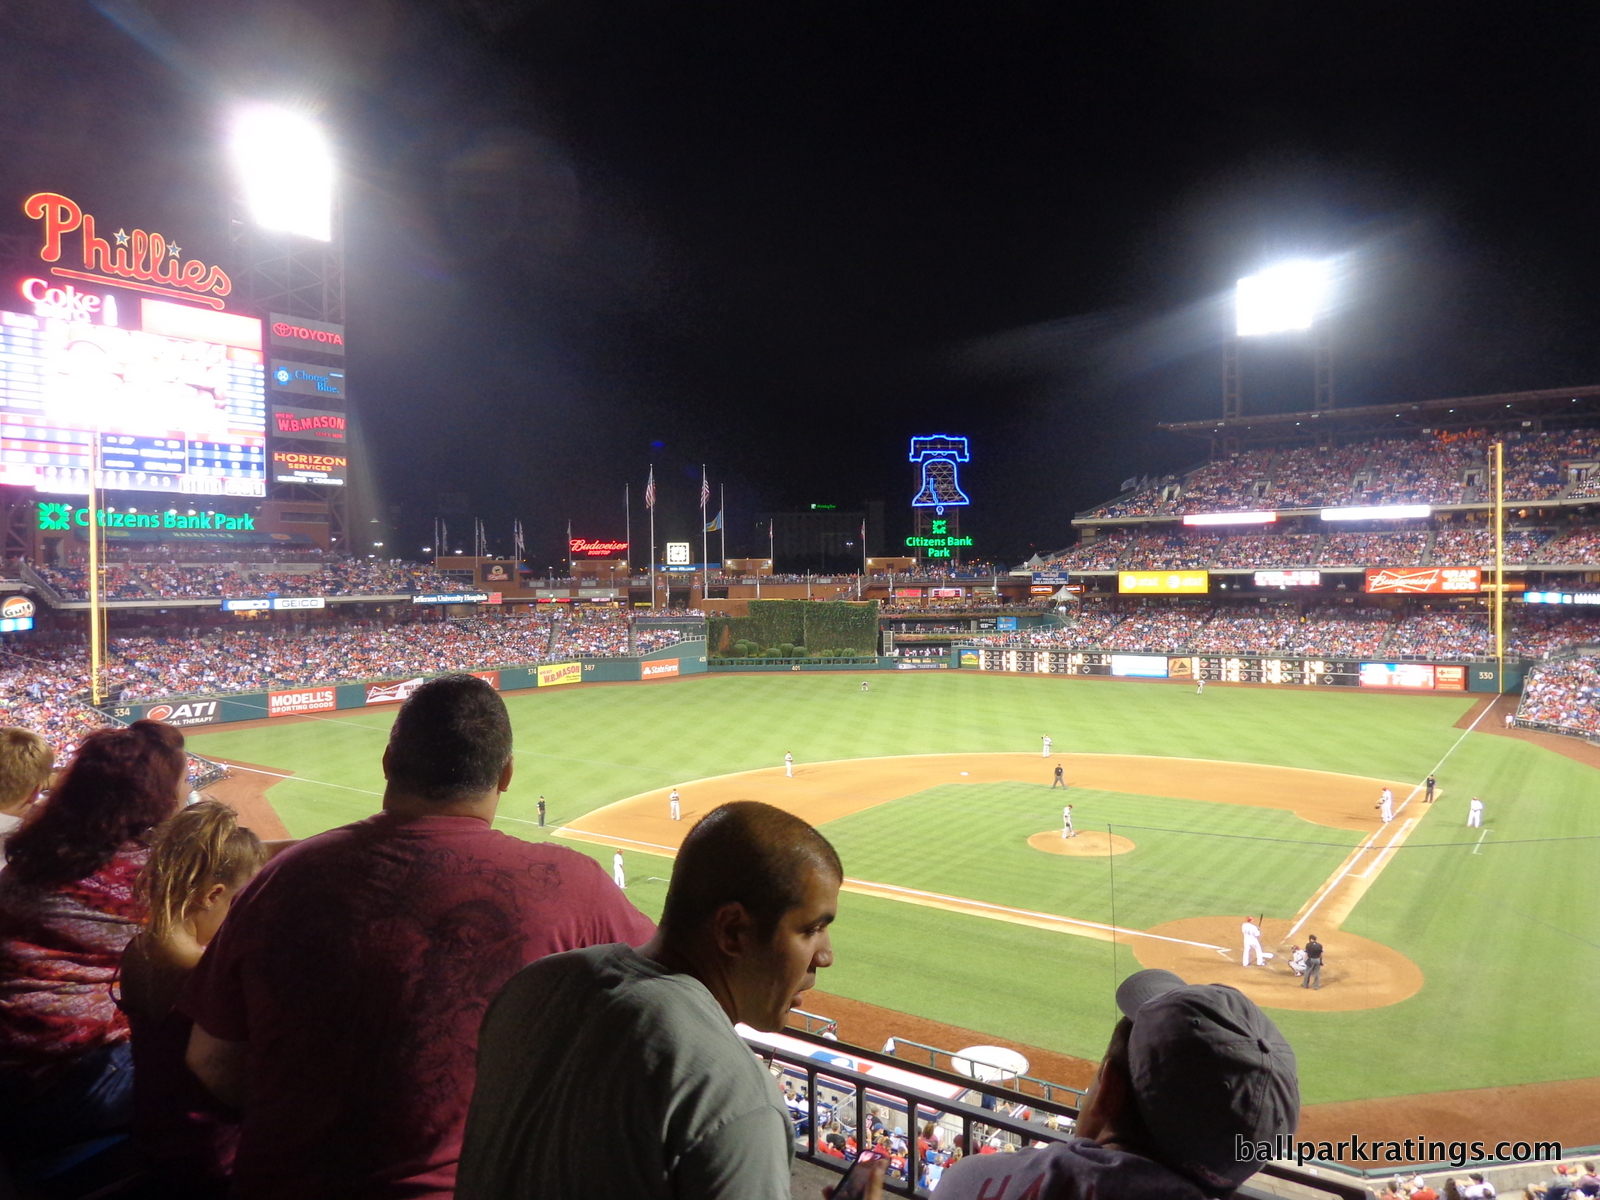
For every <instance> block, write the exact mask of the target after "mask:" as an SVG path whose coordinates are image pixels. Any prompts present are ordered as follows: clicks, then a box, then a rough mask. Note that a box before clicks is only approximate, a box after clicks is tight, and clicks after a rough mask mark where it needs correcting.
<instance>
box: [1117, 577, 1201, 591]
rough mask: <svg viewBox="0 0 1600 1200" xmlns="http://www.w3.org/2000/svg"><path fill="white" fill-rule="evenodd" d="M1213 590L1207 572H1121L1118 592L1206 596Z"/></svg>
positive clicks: (1118, 579) (1118, 580)
mask: <svg viewBox="0 0 1600 1200" xmlns="http://www.w3.org/2000/svg"><path fill="white" fill-rule="evenodd" d="M1210 590H1211V576H1210V574H1209V573H1208V572H1205V571H1119V572H1118V573H1117V591H1119V592H1123V593H1127V592H1136V593H1140V594H1142V595H1154V596H1180V595H1194V594H1199V595H1204V594H1205V593H1207V592H1209V591H1210Z"/></svg>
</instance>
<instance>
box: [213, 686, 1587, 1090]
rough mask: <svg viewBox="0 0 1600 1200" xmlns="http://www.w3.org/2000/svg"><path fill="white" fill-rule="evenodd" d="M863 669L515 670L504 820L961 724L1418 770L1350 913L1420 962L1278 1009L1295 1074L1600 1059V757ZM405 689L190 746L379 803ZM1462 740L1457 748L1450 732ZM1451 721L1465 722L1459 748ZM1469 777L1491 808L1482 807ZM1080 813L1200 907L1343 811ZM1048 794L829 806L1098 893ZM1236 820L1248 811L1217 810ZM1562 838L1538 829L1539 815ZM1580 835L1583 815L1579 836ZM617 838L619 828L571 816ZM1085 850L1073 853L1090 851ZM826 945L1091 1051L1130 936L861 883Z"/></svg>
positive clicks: (1555, 1071)
mask: <svg viewBox="0 0 1600 1200" xmlns="http://www.w3.org/2000/svg"><path fill="white" fill-rule="evenodd" d="M871 680H872V690H871V692H870V693H862V692H861V691H860V689H859V677H856V676H849V675H825V674H801V675H792V676H778V677H773V676H731V677H730V676H715V677H704V678H698V679H692V680H684V681H679V682H675V683H663V684H655V685H650V686H647V687H641V686H627V685H623V686H614V687H607V686H590V687H578V688H571V689H568V688H559V689H549V690H547V691H540V692H532V693H527V694H524V695H519V696H512V697H509V698H508V701H507V703H508V705H509V707H510V709H511V713H512V719H513V722H514V723H515V726H516V731H517V771H516V778H515V780H514V781H513V784H512V789H511V791H510V792H509V793H508V795H507V797H506V799H505V802H504V804H503V806H502V809H501V812H502V815H503V817H504V819H503V820H502V821H501V824H500V827H501V828H503V829H506V830H507V831H508V832H512V833H515V834H518V835H520V836H524V837H543V836H548V831H541V830H539V829H537V828H536V827H534V825H533V824H532V822H533V818H534V804H535V802H536V801H537V799H538V797H539V795H540V794H543V795H545V796H546V797H547V800H548V803H549V820H550V823H551V825H559V824H561V823H562V822H564V821H568V820H571V819H573V818H575V817H577V816H579V815H581V814H582V813H585V812H588V811H590V810H591V809H593V808H596V807H598V806H600V805H603V804H607V803H610V802H611V801H614V800H618V799H621V798H623V797H626V796H629V795H633V794H635V793H637V792H640V791H645V790H648V789H652V788H660V787H666V786H668V785H671V784H675V783H676V784H682V783H687V782H689V781H692V780H694V779H697V778H702V777H705V776H708V775H719V774H725V773H728V772H733V771H741V770H749V769H752V768H758V767H770V766H776V765H778V764H780V763H781V762H782V758H783V754H784V752H785V751H786V750H788V751H792V752H793V753H794V756H795V758H796V760H797V761H799V762H801V763H804V762H806V761H817V760H824V759H844V758H856V757H875V756H879V755H893V754H927V753H948V752H952V751H969V750H970V751H1031V752H1037V750H1038V746H1039V736H1040V735H1041V734H1045V733H1048V734H1050V735H1051V737H1052V738H1053V739H1054V742H1055V749H1056V750H1057V751H1058V752H1073V751H1084V752H1101V753H1124V754H1153V755H1169V756H1176V757H1188V758H1198V759H1219V760H1228V761H1243V762H1257V763H1266V764H1273V765H1283V766H1292V767H1304V768H1310V769H1317V770H1329V771H1340V772H1349V773H1354V774H1361V775H1372V776H1382V777H1390V778H1397V779H1412V780H1420V779H1421V778H1422V777H1423V776H1424V775H1426V774H1427V773H1428V771H1429V770H1430V769H1433V768H1434V766H1435V764H1436V763H1438V762H1439V760H1440V759H1441V758H1442V757H1444V756H1445V755H1446V754H1447V753H1449V754H1450V757H1449V759H1448V761H1446V762H1445V764H1444V766H1443V767H1441V768H1440V769H1439V771H1438V775H1439V780H1440V783H1441V786H1442V787H1443V789H1444V796H1443V797H1442V798H1441V800H1440V801H1439V802H1438V803H1437V804H1436V805H1435V806H1434V808H1433V811H1431V812H1429V813H1428V814H1427V817H1426V820H1425V821H1424V823H1423V825H1422V827H1421V828H1420V829H1418V830H1417V831H1416V832H1415V833H1414V834H1413V835H1412V837H1411V841H1410V844H1409V845H1408V847H1407V848H1406V849H1405V850H1402V851H1401V852H1400V853H1399V855H1398V856H1397V857H1396V859H1395V860H1394V862H1393V863H1392V864H1391V865H1390V866H1389V867H1388V869H1387V870H1386V871H1385V872H1384V874H1383V876H1382V877H1381V878H1380V879H1379V880H1378V881H1377V883H1376V884H1375V885H1374V887H1373V888H1372V889H1371V891H1370V892H1369V893H1368V894H1367V896H1366V897H1365V898H1364V899H1363V900H1362V902H1361V904H1360V905H1359V906H1358V907H1357V909H1356V910H1355V912H1354V914H1353V915H1352V916H1351V918H1350V919H1349V920H1348V921H1346V922H1345V928H1346V929H1348V930H1350V931H1351V932H1353V933H1357V934H1360V935H1362V936H1364V937H1369V938H1373V939H1375V940H1378V941H1381V942H1384V943H1386V944H1388V945H1390V946H1393V947H1394V948H1396V949H1398V950H1400V951H1402V952H1404V953H1405V954H1407V955H1409V956H1410V957H1411V958H1412V959H1413V960H1414V961H1415V962H1417V963H1418V964H1419V965H1420V966H1421V967H1422V969H1423V971H1424V973H1425V974H1426V976H1427V983H1426V985H1425V986H1424V988H1423V990H1422V991H1421V992H1420V993H1418V994H1417V995H1416V996H1414V997H1413V998H1412V999H1410V1000H1408V1001H1405V1002H1403V1003H1401V1004H1398V1005H1393V1006H1390V1007H1388V1008H1384V1009H1377V1010H1372V1011H1368V1012H1355V1013H1295V1012H1285V1011H1281V1010H1280V1011H1276V1012H1274V1017H1275V1019H1277V1020H1278V1022H1279V1024H1280V1025H1281V1026H1282V1027H1283V1029H1284V1031H1285V1033H1286V1034H1288V1036H1289V1037H1290V1039H1291V1040H1292V1041H1293V1042H1294V1044H1295V1046H1296V1048H1297V1051H1298V1052H1299V1054H1300V1058H1301V1066H1302V1086H1303V1089H1304V1092H1305V1097H1306V1099H1307V1100H1308V1101H1312V1102H1315V1101H1326V1100H1338V1099H1355V1098H1362V1097H1373V1096H1384V1095H1403V1094H1409V1093H1413V1092H1419V1091H1435V1090H1442V1089H1446V1088H1458V1087H1475V1086H1488V1085H1492V1084H1506V1083H1524V1082H1535V1081H1541V1080H1550V1079H1565V1078H1576V1077H1583V1076H1591V1075H1597V1074H1600V1035H1597V1034H1596V1033H1595V1032H1594V1030H1593V1028H1592V1024H1593V1023H1592V1021H1590V1020H1589V1019H1588V1017H1589V1013H1590V1012H1591V1010H1592V1002H1591V1000H1590V997H1592V996H1593V995H1594V994H1595V989H1596V988H1597V986H1600V953H1597V951H1600V904H1597V903H1596V901H1597V900H1600V895H1597V891H1600V877H1597V874H1596V872H1595V871H1594V870H1593V868H1592V861H1593V855H1594V851H1595V849H1596V848H1597V847H1600V788H1597V787H1596V782H1597V777H1596V773H1595V772H1594V771H1593V770H1591V769H1589V768H1587V767H1584V766H1582V765H1580V764H1578V763H1576V762H1573V761H1571V760H1569V759H1566V758H1564V757H1561V756H1559V755H1556V754H1553V753H1551V752H1548V751H1545V750H1542V749H1540V748H1538V747H1535V746H1533V745H1530V744H1528V743H1525V742H1519V741H1515V740H1513V739H1508V738H1500V737H1491V736H1487V735H1483V734H1473V735H1470V736H1468V737H1466V738H1465V739H1464V740H1462V737H1461V731H1460V730H1458V729H1456V728H1455V722H1456V721H1457V720H1458V719H1459V718H1460V717H1461V715H1462V714H1463V713H1464V712H1465V711H1466V710H1467V709H1468V708H1469V707H1470V704H1471V700H1470V699H1469V698H1467V697H1464V696H1460V695H1457V696H1414V695H1385V694H1382V693H1370V692H1348V691H1344V690H1342V689H1341V690H1337V691H1335V690H1319V689H1304V690H1301V689H1282V690H1276V689H1251V688H1212V689H1208V691H1207V693H1206V694H1205V695H1204V696H1196V695H1194V693H1193V691H1192V690H1191V689H1189V688H1187V687H1180V686H1173V685H1166V684H1147V683H1124V682H1116V683H1113V682H1106V681H1090V680H1073V679H1049V678H1030V677H1026V676H1023V677H1016V676H997V675H986V674H980V673H977V672H970V673H969V672H906V673H904V674H896V675H888V674H884V675H874V676H872V677H871ZM392 719H393V710H392V709H383V710H374V711H372V712H366V711H359V710H358V711H356V712H353V713H337V714H330V715H329V719H327V720H315V721H306V722H301V723H295V724H284V725H278V726H269V727H264V728H257V729H247V730H228V729H226V728H224V729H219V730H217V731H215V732H208V733H198V734H196V735H195V736H194V737H193V739H192V740H193V743H194V746H195V748H196V749H197V750H198V751H199V752H200V753H203V754H209V755H215V756H219V757H226V758H234V759H239V760H243V761H246V762H252V763H257V764H261V765H264V766H268V767H271V768H274V769H278V770H283V771H286V772H288V771H292V772H294V773H295V774H296V778H294V779H290V780H286V781H284V782H282V783H280V784H278V785H276V786H275V787H274V788H273V790H272V792H271V799H272V801H273V803H274V805H275V807H276V808H277V810H278V812H279V813H280V814H281V815H282V817H283V819H284V821H285V823H286V824H287V825H288V826H289V828H290V830H291V831H292V832H293V833H295V834H297V835H302V836H303V835H307V834H311V833H315V832H317V831H319V830H322V829H326V828H330V827H332V826H334V825H337V824H340V823H343V822H345V821H349V820H353V819H356V818H358V817H360V816H363V815H365V814H367V813H369V812H371V811H373V809H374V808H375V807H376V806H377V803H378V797H379V794H380V793H381V791H382V778H381V773H380V771H379V768H378V758H379V755H380V754H381V751H382V747H383V741H384V736H385V734H386V732H387V729H388V726H389V723H390V721H391V720H392ZM1458 742H1459V746H1458V747H1457V743H1458ZM1453 747H1457V748H1455V749H1452V748H1453ZM1474 793H1477V794H1481V795H1482V796H1483V797H1484V799H1485V802H1486V804H1487V805H1488V820H1487V822H1486V824H1487V825H1488V826H1489V828H1490V830H1491V833H1490V834H1489V835H1488V837H1486V838H1485V839H1484V844H1483V846H1482V847H1481V848H1479V849H1478V851H1477V852H1476V853H1474V846H1475V843H1476V840H1477V838H1478V831H1476V830H1473V831H1470V832H1469V831H1468V830H1467V829H1465V827H1464V825H1465V816H1466V805H1467V801H1468V800H1469V799H1470V797H1471V795H1472V794H1474ZM1072 799H1073V803H1074V804H1075V805H1078V806H1079V807H1078V808H1077V809H1076V810H1075V811H1076V813H1077V814H1078V816H1079V827H1080V828H1086V827H1091V826H1092V827H1104V826H1105V825H1106V824H1108V823H1109V824H1112V825H1114V826H1115V827H1116V828H1117V829H1118V831H1119V832H1122V833H1124V834H1125V835H1126V836H1128V837H1131V838H1132V839H1133V840H1134V841H1135V842H1136V843H1137V844H1138V847H1139V848H1138V849H1137V850H1136V851H1135V852H1134V853H1132V854H1129V855H1125V856H1121V857H1120V858H1118V859H1117V861H1116V862H1115V864H1114V869H1115V877H1116V889H1115V893H1114V899H1115V904H1116V919H1117V921H1118V923H1120V924H1124V925H1130V926H1135V927H1145V926H1148V925H1152V924H1155V923H1157V922H1159V921H1163V920H1170V919H1174V918H1178V917H1184V916H1203V915H1220V914H1225V913H1233V912H1246V911H1248V912H1260V911H1265V912H1266V913H1267V915H1268V916H1289V915H1292V914H1293V912H1294V911H1295V910H1296V909H1297V908H1298V907H1299V906H1300V905H1301V904H1302V903H1303V902H1304V900H1305V899H1306V898H1307V897H1308V896H1309V895H1310V894H1311V893H1312V891H1313V890H1314V889H1315V888H1316V886H1317V885H1318V884H1319V883H1320V882H1321V881H1322V880H1323V879H1324V878H1326V877H1327V875H1328V874H1329V873H1330V872H1331V871H1332V870H1333V869H1334V867H1335V866H1336V865H1337V863H1338V862H1339V861H1340V860H1341V859H1342V858H1343V857H1344V854H1345V853H1346V850H1347V847H1348V845H1349V844H1351V843H1352V842H1353V841H1354V840H1355V838H1354V835H1351V834H1348V833H1346V832H1344V831H1339V830H1333V829H1328V828H1326V827H1323V826H1317V825H1311V824H1309V823H1307V822H1304V821H1302V820H1300V819H1299V818H1298V817H1296V816H1294V815H1293V814H1291V813H1287V812H1283V811H1280V810H1276V809H1257V808H1247V807H1242V806H1233V805H1206V804H1202V803H1198V802H1194V801H1184V800H1176V799H1165V798H1161V797H1147V796H1130V795H1122V794H1117V793H1111V792H1089V791H1084V790H1079V791H1075V792H1074V794H1073V797H1072ZM1060 805H1061V799H1060V793H1059V792H1057V793H1056V794H1055V795H1053V796H1052V795H1051V794H1050V789H1049V788H1047V787H1044V786H1034V785H1028V784H1021V783H1013V784H997V785H987V786H979V785H971V786H966V785H951V786H944V787H938V788H933V789H930V790H927V791H924V792H920V793H918V794H916V795H913V796H907V797H904V798H902V799H900V800H896V801H893V802H891V803H889V804H885V805H882V806H879V807H876V808H873V809H869V810H867V811H864V812H861V813H857V814H855V815H853V816H850V817H846V818H844V819H842V820H839V821H835V822H832V823H830V824H829V826H828V827H827V829H826V832H827V833H828V834H829V836H830V837H832V838H833V839H834V841H835V842H836V844H837V845H838V846H839V848H840V851H841V853H842V855H843V857H844V860H845V865H846V869H847V871H848V873H849V874H850V875H852V876H853V877H856V878H863V879H872V880H875V881H879V882H885V883H898V884H902V885H906V886H912V887H919V888H926V889H929V890H933V891H939V892H944V893H947V894H952V895H960V896H967V897H970V898H974V899H980V900H988V901H991V902H995V903H1002V904H1009V905H1016V906H1019V907H1028V908H1035V909H1041V910H1045V911H1050V912H1056V913H1060V914H1062V915H1066V916H1075V917H1083V918H1087V919H1090V920H1107V919H1109V917H1110V915H1111V905H1112V900H1113V892H1112V890H1111V887H1110V882H1111V880H1110V873H1109V869H1108V867H1107V866H1106V864H1105V862H1104V860H1070V859H1063V858H1059V857H1056V856H1049V855H1043V854H1039V853H1038V852H1036V851H1032V850H1029V849H1028V848H1027V847H1026V845H1025V844H1023V843H1024V840H1025V838H1026V837H1027V835H1028V834H1030V833H1034V832H1038V831H1040V830H1043V829H1050V828H1056V827H1058V822H1059V817H1060ZM1221 835H1232V836H1226V837H1225V836H1221ZM1532 838H1540V839H1566V840H1543V841H1527V840H1525V839H1532ZM1573 839H1580V840H1573ZM575 847H576V848H577V849H580V850H583V851H585V852H587V853H590V854H593V855H594V856H595V857H596V858H600V859H602V860H603V861H606V862H607V863H609V859H610V852H609V851H606V850H603V849H601V848H599V847H593V846H587V845H583V844H575ZM627 858H628V868H629V876H630V889H629V890H630V895H631V896H632V897H633V899H634V900H635V902H636V903H637V904H638V905H639V906H640V908H642V909H643V910H644V911H646V912H648V913H650V914H651V915H656V914H657V913H659V911H660V904H661V899H662V897H663V896H664V894H665V885H664V882H662V881H663V880H664V879H665V878H666V876H667V875H668V874H669V872H670V863H669V862H668V861H666V860H665V859H661V858H657V857H653V856H648V855H640V854H629V855H628V856H627ZM1080 868H1082V869H1080ZM836 931H837V933H836V939H835V943H836V946H837V948H838V952H839V953H838V962H837V964H836V965H835V966H834V967H833V968H832V969H831V970H830V971H829V972H828V974H827V976H826V977H825V979H824V983H823V986H824V987H825V988H827V989H828V990H830V991H833V992H836V993H838V994H841V995H846V996H850V997H853V998H857V999H861V1000H865V1001H869V1002H872V1003H875V1004H880V1005H884V1006H886V1007H890V1008H896V1009H900V1010H903V1011H908V1012H914V1013H917V1014H919V1015H923V1016H927V1017H931V1018H934V1019H938V1020H943V1021H948V1022H950V1023H952V1024H958V1025H964V1026H968V1027H971V1028H976V1029H983V1030H988V1031H991V1032H993V1033H996V1034H998V1035H1001V1036H1008V1037H1012V1038H1015V1039H1017V1040H1021V1041H1026V1042H1030V1043H1032V1044H1035V1045H1040V1046H1045V1047H1049V1048H1052V1049H1057V1050H1061V1051H1064V1052H1066V1053H1072V1054H1079V1055H1083V1056H1085V1057H1094V1056H1098V1054H1099V1052H1100V1050H1101V1049H1102V1048H1103V1045H1104V1041H1105V1037H1106V1033H1107V1031H1108V1029H1109V1024H1110V1021H1111V1017H1112V1007H1111V999H1110V995H1111V991H1112V989H1113V986H1114V983H1115V981H1116V979H1117V977H1118V976H1119V975H1121V974H1126V973H1127V972H1128V971H1131V970H1133V969H1135V968H1136V965H1137V964H1135V963H1134V962H1133V961H1132V959H1131V956H1130V955H1129V953H1128V951H1127V949H1126V947H1122V948H1120V949H1119V950H1117V951H1116V952H1115V953H1116V956H1117V957H1116V961H1115V963H1114V962H1113V948H1112V947H1111V946H1110V945H1108V944H1106V943H1102V942H1096V941H1092V940H1089V939H1085V938H1080V937H1072V936H1066V935H1059V934H1051V933H1047V932H1044V931H1040V930H1033V929H1028V928H1023V927H1018V926H1012V925H1006V924H1002V923H999V922H994V921H989V920H985V919H982V918H978V917H966V916H959V915H956V914H951V913H945V912H940V911H937V910H932V909H926V908H918V907H914V906H911V905H905V904H899V903H895V902H893V901H888V900H880V899H873V898H868V897H861V896H850V895H847V896H846V897H845V898H844V900H843V901H842V904H841V918H840V921H839V923H838V925H837V926H836Z"/></svg>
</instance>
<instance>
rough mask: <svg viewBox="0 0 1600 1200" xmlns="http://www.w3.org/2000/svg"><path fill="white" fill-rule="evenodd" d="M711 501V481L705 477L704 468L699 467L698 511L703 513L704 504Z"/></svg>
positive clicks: (704, 509)
mask: <svg viewBox="0 0 1600 1200" xmlns="http://www.w3.org/2000/svg"><path fill="white" fill-rule="evenodd" d="M710 503H711V482H710V481H709V480H708V479H707V478H706V469H705V468H704V467H701V468H700V513H701V515H702V516H704V515H705V511H706V505H708V504H710Z"/></svg>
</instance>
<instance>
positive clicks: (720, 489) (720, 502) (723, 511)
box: [717, 483, 728, 576]
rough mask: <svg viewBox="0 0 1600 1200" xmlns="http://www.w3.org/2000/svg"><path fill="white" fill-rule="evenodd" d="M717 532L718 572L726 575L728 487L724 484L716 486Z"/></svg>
mask: <svg viewBox="0 0 1600 1200" xmlns="http://www.w3.org/2000/svg"><path fill="white" fill-rule="evenodd" d="M717 532H718V533H719V534H721V535H722V550H721V552H720V553H721V557H722V563H721V567H720V570H721V571H722V574H723V575H724V576H726V575H727V574H728V487H727V485H726V484H722V483H719V484H717Z"/></svg>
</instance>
